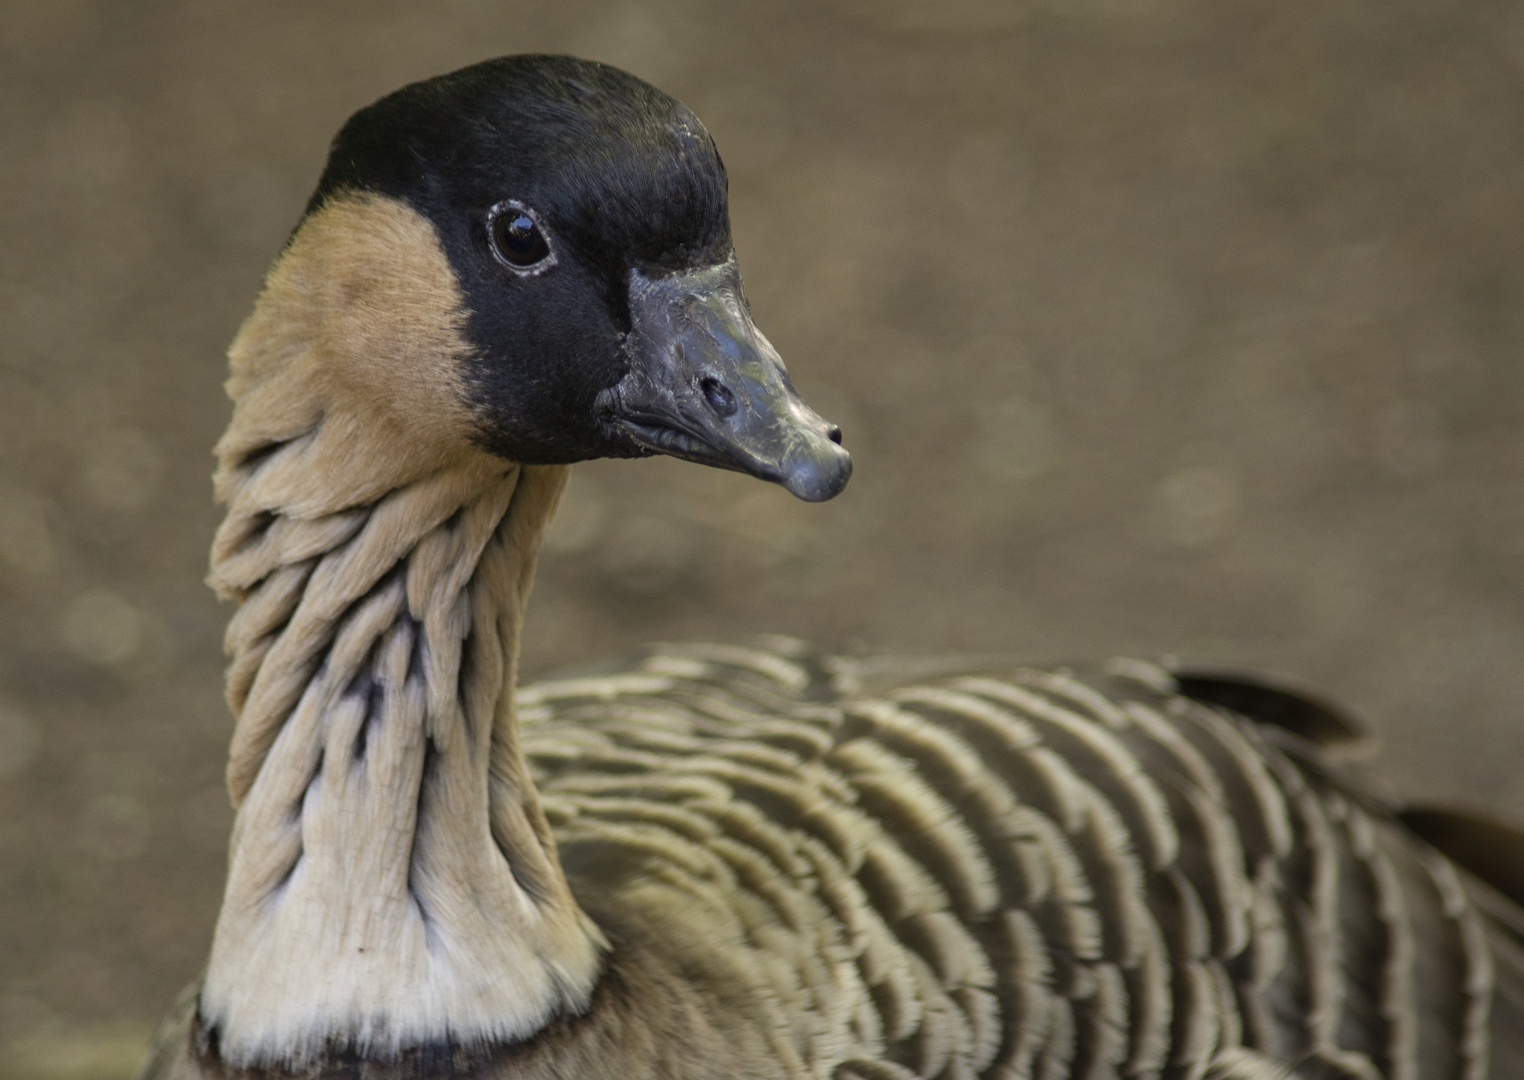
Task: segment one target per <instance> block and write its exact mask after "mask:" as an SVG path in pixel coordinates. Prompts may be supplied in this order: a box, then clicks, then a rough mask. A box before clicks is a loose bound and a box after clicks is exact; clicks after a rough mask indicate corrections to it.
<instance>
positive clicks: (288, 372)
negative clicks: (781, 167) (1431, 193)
mask: <svg viewBox="0 0 1524 1080" xmlns="http://www.w3.org/2000/svg"><path fill="white" fill-rule="evenodd" d="M230 360H231V368H232V377H231V379H230V381H229V392H230V394H231V395H232V397H233V399H234V401H235V412H234V417H233V421H232V423H231V425H230V427H229V430H228V433H227V434H226V435H225V436H224V438H223V440H222V441H221V442H220V443H219V445H218V455H219V470H218V474H217V492H218V496H219V498H220V499H221V500H222V501H223V502H224V503H226V505H227V507H228V516H227V519H226V521H225V522H224V524H223V526H222V528H221V529H220V530H219V532H218V536H217V539H216V542H215V544H214V548H213V557H212V576H211V581H212V583H213V585H214V586H215V587H216V588H217V589H218V590H219V591H220V592H221V593H222V594H223V595H225V596H228V597H231V598H234V599H236V600H237V601H239V604H240V607H239V609H238V612H237V614H235V616H234V617H233V619H232V621H231V623H230V626H229V629H228V635H227V648H228V651H229V653H230V655H231V657H232V660H231V665H230V668H229V676H228V698H229V702H230V704H231V706H232V708H233V711H234V713H235V715H236V717H237V726H236V729H235V733H234V738H233V746H232V751H231V754H230V761H229V769H228V778H229V787H230V790H231V792H232V796H233V800H234V802H235V804H236V805H237V807H238V813H237V818H236V822H235V826H234V832H233V837H232V842H231V846H230V856H229V874H228V884H227V890H226V894H225V898H224V904H223V909H222V912H221V915H220V916H219V920H218V925H217V930H216V934H215V937H214V941H213V945H212V950H211V958H210V961H209V964H208V967H207V970H206V973H205V976H204V978H203V979H202V980H201V981H200V982H199V983H198V984H197V985H196V986H195V987H194V988H192V990H191V991H190V992H189V993H188V994H187V996H186V997H185V999H184V1001H183V1002H182V1005H181V1006H180V1008H179V1009H178V1010H177V1012H176V1014H175V1015H174V1016H173V1017H171V1019H170V1021H169V1022H168V1023H167V1024H166V1026H165V1028H164V1030H163V1031H162V1032H161V1034H160V1036H159V1039H158V1040H157V1042H156V1044H155V1047H154V1049H153V1051H152V1053H151V1055H150V1059H149V1061H148V1063H147V1065H146V1066H145V1071H144V1074H143V1076H144V1078H145V1080H171V1078H174V1080H192V1078H195V1080H203V1078H212V1077H233V1076H239V1077H249V1078H253V1077H265V1076H272V1077H273V1076H303V1077H314V1078H316V1077H329V1076H333V1077H337V1076H345V1077H367V1078H378V1080H379V1078H390V1077H404V1076H405V1077H411V1078H432V1077H435V1076H440V1077H444V1076H450V1077H467V1076H469V1077H482V1078H484V1080H485V1078H503V1080H508V1078H514V1080H518V1078H526V1080H527V1078H552V1077H555V1078H571V1077H577V1078H588V1080H597V1078H601V1077H608V1078H611V1080H612V1078H616V1077H617V1078H629V1080H636V1078H651V1080H658V1078H660V1080H669V1078H670V1080H679V1078H690V1077H691V1078H694V1080H698V1078H713V1077H756V1078H764V1077H766V1078H772V1077H777V1078H791V1080H792V1078H806V1077H809V1078H817V1077H818V1078H827V1077H829V1078H833V1080H908V1078H911V1077H925V1078H934V1077H944V1078H948V1080H954V1078H964V1077H968V1078H972V1077H1000V1078H1012V1080H1014V1078H1045V1080H1058V1078H1065V1077H1086V1078H1090V1077H1094V1078H1103V1077H1161V1078H1163V1077H1182V1078H1184V1077H1214V1078H1217V1080H1270V1078H1275V1077H1300V1078H1303V1080H1323V1078H1330V1077H1340V1078H1345V1077H1347V1078H1352V1080H1374V1078H1390V1080H1399V1078H1400V1080H1439V1078H1441V1077H1455V1078H1466V1080H1487V1078H1494V1080H1497V1078H1503V1077H1512V1076H1518V1075H1524V1048H1521V1047H1524V1037H1521V1035H1520V1031H1524V1008H1521V1004H1520V1002H1521V995H1524V965H1521V962H1520V959H1519V956H1520V954H1519V952H1518V950H1519V943H1518V935H1517V927H1518V926H1519V925H1521V924H1524V920H1518V919H1517V918H1516V916H1517V909H1515V908H1514V907H1512V906H1511V904H1510V903H1509V902H1508V901H1507V900H1506V899H1501V898H1498V897H1496V896H1495V895H1493V894H1492V893H1490V892H1489V891H1487V890H1486V889H1485V888H1483V887H1481V886H1478V885H1476V884H1475V883H1471V882H1469V881H1468V880H1467V879H1464V878H1463V876H1462V875H1461V874H1460V873H1458V872H1457V870H1456V868H1455V867H1454V866H1453V865H1452V864H1451V863H1449V862H1448V861H1446V859H1445V858H1444V857H1443V856H1441V855H1440V854H1439V853H1438V852H1437V851H1436V850H1434V849H1433V848H1431V847H1429V846H1427V845H1426V844H1424V843H1422V842H1421V841H1419V840H1418V839H1417V838H1416V837H1415V836H1414V835H1413V834H1412V833H1410V832H1409V831H1408V830H1407V829H1406V828H1405V827H1404V826H1403V825H1402V824H1401V823H1400V821H1399V820H1398V818H1397V817H1396V816H1394V814H1393V813H1392V811H1391V809H1390V808H1388V807H1386V806H1385V805H1383V804H1381V803H1380V802H1378V801H1377V800H1375V799H1373V798H1371V797H1369V796H1366V795H1365V794H1363V793H1362V792H1361V791H1360V790H1359V789H1358V788H1357V787H1356V786H1354V785H1352V784H1350V783H1348V782H1346V781H1345V780H1343V779H1342V778H1341V777H1340V775H1339V774H1338V772H1337V771H1336V770H1335V769H1333V768H1332V767H1331V766H1330V765H1329V764H1328V763H1327V761H1326V754H1325V752H1324V749H1323V747H1324V746H1325V745H1327V744H1328V743H1330V742H1332V741H1335V740H1337V739H1338V738H1341V737H1343V736H1344V735H1345V734H1347V731H1346V730H1345V729H1344V727H1343V726H1342V724H1341V722H1340V721H1339V719H1338V718H1337V716H1336V715H1334V714H1332V713H1329V712H1328V711H1326V710H1322V709H1320V707H1318V706H1317V705H1316V704H1315V703H1313V702H1311V701H1310V700H1308V699H1305V698H1302V697H1299V696H1297V695H1294V694H1287V693H1283V692H1280V691H1275V690H1273V689H1271V688H1267V687H1264V686H1262V685H1260V684H1258V683H1255V682H1253V681H1250V680H1241V679H1236V678H1233V677H1215V676H1214V677H1210V678H1208V677H1195V676H1184V675H1177V674H1174V673H1171V672H1168V671H1165V670H1163V669H1161V668H1159V667H1156V666H1154V665H1151V664H1147V663H1141V662H1135V661H1113V662H1111V663H1108V664H1103V665H1098V666H1096V667H1095V668H1093V669H1062V670H1030V669H1025V668H1021V667H1018V666H1014V665H1005V664H998V663H961V662H947V663H942V664H935V665H927V664H914V663H909V662H904V661H894V660H875V661H864V660H853V659H843V658H833V657H830V656H826V655H822V654H818V653H816V652H813V651H812V650H810V649H809V648H808V647H807V646H805V645H803V644H802V643H799V642H794V641H791V640H784V639H775V640H769V641H767V642H762V643H758V644H754V645H751V646H745V647H741V646H721V645H713V644H709V645H691V646H671V647H663V648H661V649H658V650H654V651H652V652H651V653H649V654H647V655H644V656H642V657H639V658H636V659H634V660H632V661H629V662H627V663H625V664H624V665H622V666H617V667H612V668H609V669H607V670H603V671H600V672H598V673H595V674H589V675H584V676H578V677H571V678H567V679H563V680H560V681H556V682H549V683H542V684H539V685H537V686H532V687H528V688H525V689H522V690H520V691H519V692H518V693H517V694H515V682H516V680H515V660H516V656H517V649H518V635H519V630H520V626H521V622H522V614H523V609H524V604H525V602H526V599H527V596H528V592H529V588H530V584H531V581H532V577H533V572H534V564H535V558H536V554H537V551H538V546H539V541H540V537H541V536H542V535H543V532H544V530H545V528H546V527H547V526H548V524H549V522H550V520H551V518H552V516H553V514H554V511H555V506H556V502H557V500H558V499H559V497H560V493H561V491H562V488H563V487H564V484H565V480H566V475H567V469H568V467H569V464H570V463H572V462H574V461H577V460H582V459H586V458H590V457H597V456H639V455H642V454H647V453H668V454H674V455H676V456H679V457H684V458H688V459H691V460H694V461H697V462H700V463H703V464H710V465H719V466H722V467H727V468H734V469H739V470H741V471H745V472H749V473H752V474H754V475H756V476H758V477H760V478H763V479H768V480H772V481H775V482H779V483H782V484H783V485H784V486H786V487H787V488H789V490H791V491H793V492H794V493H795V494H797V495H799V496H800V497H803V498H807V499H821V498H829V497H831V496H832V495H834V494H836V492H838V491H839V490H840V489H841V487H842V486H843V485H844V484H845V483H846V480H847V477H848V475H849V473H850V459H848V458H847V457H846V454H845V452H844V451H842V450H841V449H840V447H839V445H838V443H839V441H840V436H839V433H838V432H836V431H835V429H834V428H832V427H831V426H830V425H829V424H828V423H826V422H825V421H823V420H822V419H821V418H820V417H818V416H816V415H815V414H814V413H813V412H811V411H810V410H809V409H808V408H807V407H806V406H805V405H803V403H801V402H800V401H799V399H798V398H797V396H796V395H795V394H794V392H793V390H792V387H791V386H790V385H789V383H788V379H787V376H786V374H785V373H784V371H783V367H782V364H781V362H780V361H779V360H778V358H777V355H776V353H774V352H773V351H772V348H771V346H770V345H768V344H767V342H766V339H765V338H763V337H762V336H761V334H760V333H758V332H757V331H756V329H755V327H753V326H752V324H751V320H750V316H749V313H748V312H747V309H746V304H745V298H744V294H743V293H742V291H741V287H740V278H739V274H738V272H737V270H736V265H735V258H734V253H733V251H732V250H731V246H730V240H729V227H728V220H727V217H726V209H725V189H724V172H723V166H722V165H721V164H720V161H719V157H718V155H717V154H716V153H715V151H714V148H713V144H712V142H711V141H710V140H709V137H708V135H707V133H706V132H705V131H704V130H703V128H702V126H701V125H700V124H699V123H698V121H697V119H696V118H694V117H693V116H692V114H691V113H689V112H688V111H687V110H686V109H685V108H684V107H683V106H681V105H680V104H678V103H676V102H674V101H672V100H671V99H670V98H667V97H665V96H664V95H661V94H660V93H659V92H658V91H655V90H654V89H652V88H650V87H648V86H646V85H645V84H643V83H640V82H639V81H638V80H636V79H634V78H632V77H631V76H628V75H625V74H623V73H621V72H618V71H615V70H614V69H611V68H607V67H605V66H602V65H597V64H591V63H585V62H581V61H575V60H571V59H568V58H558V57H513V58H507V59H504V60H499V61H491V62H489V63H486V64H482V65H478V66H477V67H475V68H470V69H466V70H465V71H462V72H457V73H455V74H454V75H450V76H445V77H442V78H440V79H436V80H432V81H430V82H427V83H421V84H417V85H415V86H413V87H408V88H405V89H404V90H402V91H399V92H398V93H397V94H395V95H392V96H391V97H389V98H386V99H383V100H382V101H381V102H379V103H377V104H376V105H375V106H372V107H371V108H370V109H367V110H364V111H362V112H361V113H359V114H357V115H356V117H355V118H353V119H352V120H351V121H350V123H349V124H348V125H347V126H346V128H345V129H344V131H343V132H341V133H340V135H339V137H338V139H337V140H336V141H335V144H334V148H333V152H332V155H331V157H330V161H329V166H328V169H327V171H326V172H325V174H324V178H323V180H322V181H321V182H320V185H319V189H318V193H317V194H316V195H315V196H314V198H313V201H312V203H311V204H310V205H309V207H308V211H307V214H306V216H305V217H304V219H303V221H302V223H301V224H300V225H299V226H298V228H297V230H296V232H295V233H294V234H293V236H292V238H291V240H290V241H289V243H288V244H287V246H286V249H285V250H284V251H283V253H282V255H281V257H280V259H279V260H278V261H277V263H276V265H275V266H274V268H273V269H272V270H271V273H270V276H269V278H268V280H267V282H266V285H265V289H264V291H263V292H262V294H261V296H260V299H259V301H258V303H257V304H256V307H255V311H254V313H253V314H252V315H251V316H250V318H249V320H248V321H247V322H246V323H245V325H244V327H243V328H242V330H241V331H240V333H239V336H238V338H237V339H236V340H235V342H234V344H233V347H232V349H231V351H230Z"/></svg>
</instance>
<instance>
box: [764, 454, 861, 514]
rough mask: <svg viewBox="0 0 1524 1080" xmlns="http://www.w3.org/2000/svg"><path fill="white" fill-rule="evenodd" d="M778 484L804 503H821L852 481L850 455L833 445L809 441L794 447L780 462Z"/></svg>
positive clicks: (838, 493)
mask: <svg viewBox="0 0 1524 1080" xmlns="http://www.w3.org/2000/svg"><path fill="white" fill-rule="evenodd" d="M782 471H783V475H782V477H781V478H780V479H779V481H778V482H779V483H780V484H782V485H783V487H784V488H785V489H787V491H788V493H789V494H790V495H793V496H794V497H795V498H798V499H803V500H804V501H805V502H825V501H826V500H827V499H834V498H835V497H836V496H838V495H840V494H841V492H842V489H843V488H845V487H846V486H847V481H848V480H850V479H851V478H852V455H851V454H849V453H847V452H846V451H845V450H844V449H842V448H841V447H840V446H838V445H837V444H836V443H834V442H827V441H826V440H824V439H818V440H817V439H810V440H808V442H806V443H803V444H802V445H801V444H796V446H795V448H794V450H793V452H791V453H790V454H789V455H788V457H787V458H786V459H785V460H784V462H783V470H782Z"/></svg>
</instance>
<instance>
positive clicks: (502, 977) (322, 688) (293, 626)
mask: <svg viewBox="0 0 1524 1080" xmlns="http://www.w3.org/2000/svg"><path fill="white" fill-rule="evenodd" d="M565 471H566V470H565V469H564V468H562V467H518V466H513V467H510V468H509V469H508V471H507V472H506V473H503V472H502V471H501V469H500V468H499V469H497V470H488V469H484V468H482V467H481V463H477V464H476V466H475V467H472V466H462V467H457V468H455V469H449V470H445V471H443V472H440V473H438V474H436V475H434V476H431V477H428V478H425V479H423V480H420V481H417V482H415V483H412V484H410V485H408V486H406V487H404V488H400V489H398V490H396V491H393V492H391V493H389V494H387V495H386V496H385V497H383V498H382V499H380V500H379V501H378V502H377V503H375V504H374V505H372V506H370V507H368V508H365V509H363V510H355V511H348V512H343V513H340V514H337V515H331V516H329V517H323V518H318V519H315V520H298V519H293V518H285V517H275V518H274V519H273V520H271V521H269V522H267V523H264V524H263V527H262V528H261V529H259V531H258V533H257V534H254V533H249V534H248V535H246V536H245V538H244V541H243V543H242V544H241V545H239V546H238V547H237V548H235V549H234V550H233V551H231V552H230V554H229V556H228V558H226V559H224V560H223V561H222V562H220V563H219V564H218V567H217V570H216V574H217V576H218V578H219V580H220V581H221V582H222V583H224V584H225V585H228V584H231V583H232V582H234V581H236V580H240V579H243V580H249V579H252V580H254V581H255V582H256V583H255V584H253V585H252V586H251V587H250V588H249V590H248V593H247V596H246V599H245V600H244V601H243V606H242V607H241V609H240V610H239V612H238V613H237V615H236V616H235V617H234V619H233V620H232V623H231V624H230V626H229V630H228V638H227V645H228V649H229V651H230V652H231V653H232V655H233V661H232V665H231V669H230V679H229V695H230V698H231V700H232V703H233V705H234V709H235V711H236V712H237V714H238V724H237V729H236V732H235V735H234V739H233V752H232V755H231V759H230V762H229V770H228V771H229V781H230V785H231V788H232V791H233V796H234V799H235V801H236V802H237V803H238V804H239V806H238V815H237V820H236V823H235V825H234V830H233V840H232V849H231V857H230V866H229V873H228V883H227V891H226V895H225V898H224V902H223V908H222V912H221V915H220V917H219V920H218V924H217V931H216V936H215V939H214V943H213V947H212V958H211V964H210V967H209V968H208V971H207V977H206V982H205V985H204V989H203V991H202V997H201V1013H202V1020H203V1023H204V1024H206V1025H207V1026H208V1027H209V1028H210V1029H213V1030H214V1031H215V1032H216V1037H217V1042H218V1046H219V1048H220V1052H221V1053H222V1055H223V1057H224V1059H225V1060H227V1061H229V1062H230V1063H232V1064H236V1065H263V1064H276V1063H280V1064H296V1063H301V1062H306V1061H312V1060H315V1059H316V1058H318V1057H320V1056H321V1055H322V1054H323V1053H324V1052H327V1051H333V1050H344V1051H350V1052H357V1053H359V1054H361V1055H362V1056H366V1057H376V1058H380V1059H384V1060H385V1059H393V1058H395V1057H396V1056H397V1055H398V1054H399V1053H400V1052H401V1051H403V1050H405V1049H407V1048H409V1047H411V1046H419V1045H431V1044H440V1043H443V1044H453V1045H463V1046H482V1045H487V1044H491V1043H493V1042H499V1041H510V1040H514V1039H519V1038H523V1037H525V1036H527V1035H529V1034H532V1033H533V1032H534V1031H536V1030H537V1029H538V1028H540V1027H541V1026H543V1025H544V1024H545V1023H546V1022H547V1021H548V1020H549V1019H550V1018H552V1017H553V1016H555V1015H556V1014H558V1013H561V1012H565V1011H577V1010H578V1009H579V1008H580V1007H581V1006H582V1005H583V1004H585V1002H586V1000H587V997H588V994H589V993H590V991H591V986H592V983H593V981H594V980H595V978H596V973H597V966H598V945H597V942H598V940H599V939H598V935H597V931H596V929H595V928H593V927H592V926H591V924H590V923H589V922H587V920H586V919H585V918H584V917H583V916H582V915H581V913H580V911H579V910H578V908H577V906H576V904H575V902H574V901H573V900H572V898H571V896H570V893H569V891H568V890H567V887H566V883H565V880H564V878H563V877H562V874H561V871H560V867H559V865H558V863H557V861H556V857H555V852H554V847H553V845H552V842H551V840H550V838H549V834H548V830H547V828H546V826H545V822H544V819H543V816H542V815H541V813H540V809H539V805H538V801H537V798H536V795H535V791H534V788H533V785H532V784H531V782H530V780H529V778H528V775H527V773H526V771H525V767H524V761H523V756H522V753H521V750H520V747H519V744H518V735H517V725H516V720H515V717H514V712H513V697H512V692H511V691H512V684H513V676H514V657H515V655H516V652H517V643H518V633H519V627H520V623H521V614H522V610H523V601H524V598H525V596H524V594H525V592H526V591H527V588H528V585H529V582H530V578H531V575H532V572H533V563H534V548H535V547H536V545H537V542H538V536H539V532H540V531H541V529H542V527H543V525H544V523H545V522H546V521H548V519H549V517H550V513H551V511H552V510H553V507H554V504H555V502H556V500H557V498H558V496H559V494H560V490H561V487H562V486H563V484H564V479H565ZM230 523H231V518H230ZM247 528H248V523H245V526H244V528H243V529H239V530H234V531H244V532H247ZM227 531H228V530H227V529H226V527H225V532H227Z"/></svg>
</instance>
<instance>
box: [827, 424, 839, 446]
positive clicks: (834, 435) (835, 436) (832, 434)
mask: <svg viewBox="0 0 1524 1080" xmlns="http://www.w3.org/2000/svg"><path fill="white" fill-rule="evenodd" d="M826 438H828V439H830V440H831V441H832V442H833V443H835V444H836V445H837V446H840V445H841V428H839V427H837V426H836V425H835V424H832V425H831V430H830V431H828V432H826Z"/></svg>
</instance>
